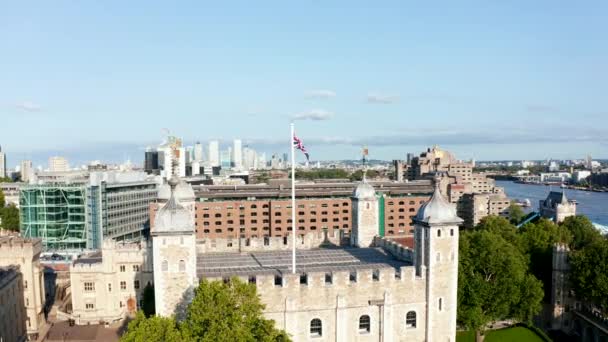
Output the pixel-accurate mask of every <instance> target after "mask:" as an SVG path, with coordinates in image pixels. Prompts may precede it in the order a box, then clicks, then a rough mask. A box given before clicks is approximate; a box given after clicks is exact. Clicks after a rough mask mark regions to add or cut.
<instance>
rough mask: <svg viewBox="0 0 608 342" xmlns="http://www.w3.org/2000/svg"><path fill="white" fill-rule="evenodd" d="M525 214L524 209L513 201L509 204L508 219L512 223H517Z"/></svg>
mask: <svg viewBox="0 0 608 342" xmlns="http://www.w3.org/2000/svg"><path fill="white" fill-rule="evenodd" d="M524 216H526V214H525V213H524V210H523V209H522V208H521V207H520V206H519V205H517V204H516V203H515V202H511V205H510V206H509V220H510V221H511V223H513V224H518V223H519V222H521V220H522V219H523V218H524Z"/></svg>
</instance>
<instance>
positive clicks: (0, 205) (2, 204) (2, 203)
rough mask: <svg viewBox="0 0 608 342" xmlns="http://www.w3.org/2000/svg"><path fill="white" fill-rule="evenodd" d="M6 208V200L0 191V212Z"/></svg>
mask: <svg viewBox="0 0 608 342" xmlns="http://www.w3.org/2000/svg"><path fill="white" fill-rule="evenodd" d="M5 206H6V199H5V198H4V192H3V191H2V189H0V210H2V208H4V207H5Z"/></svg>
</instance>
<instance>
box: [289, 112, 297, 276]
mask: <svg viewBox="0 0 608 342" xmlns="http://www.w3.org/2000/svg"><path fill="white" fill-rule="evenodd" d="M294 131H295V128H294V125H293V122H292V123H291V139H290V140H289V144H290V145H291V242H292V244H293V249H292V251H291V273H293V274H295V273H296V157H295V150H294V149H295V146H294V136H295V132H294Z"/></svg>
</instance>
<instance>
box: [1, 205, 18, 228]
mask: <svg viewBox="0 0 608 342" xmlns="http://www.w3.org/2000/svg"><path fill="white" fill-rule="evenodd" d="M0 218H1V219H2V228H4V229H7V230H12V231H19V209H18V208H17V207H16V206H15V205H14V204H11V205H9V206H8V207H5V208H0Z"/></svg>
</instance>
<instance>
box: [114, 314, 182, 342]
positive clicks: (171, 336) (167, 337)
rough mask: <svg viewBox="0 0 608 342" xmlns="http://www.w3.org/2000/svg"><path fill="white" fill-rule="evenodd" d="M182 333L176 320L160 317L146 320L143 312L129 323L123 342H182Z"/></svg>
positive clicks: (121, 339) (122, 338)
mask: <svg viewBox="0 0 608 342" xmlns="http://www.w3.org/2000/svg"><path fill="white" fill-rule="evenodd" d="M184 340H185V339H184V338H183V335H182V333H181V332H180V330H179V327H178V325H177V323H176V322H175V320H174V319H173V318H172V317H170V318H165V317H160V316H152V317H150V318H146V316H145V314H144V313H143V312H142V311H138V312H137V316H136V317H135V319H134V320H133V321H131V322H130V323H129V326H128V328H127V332H126V333H125V334H124V335H123V336H122V337H121V338H120V341H121V342H181V341H184Z"/></svg>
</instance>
